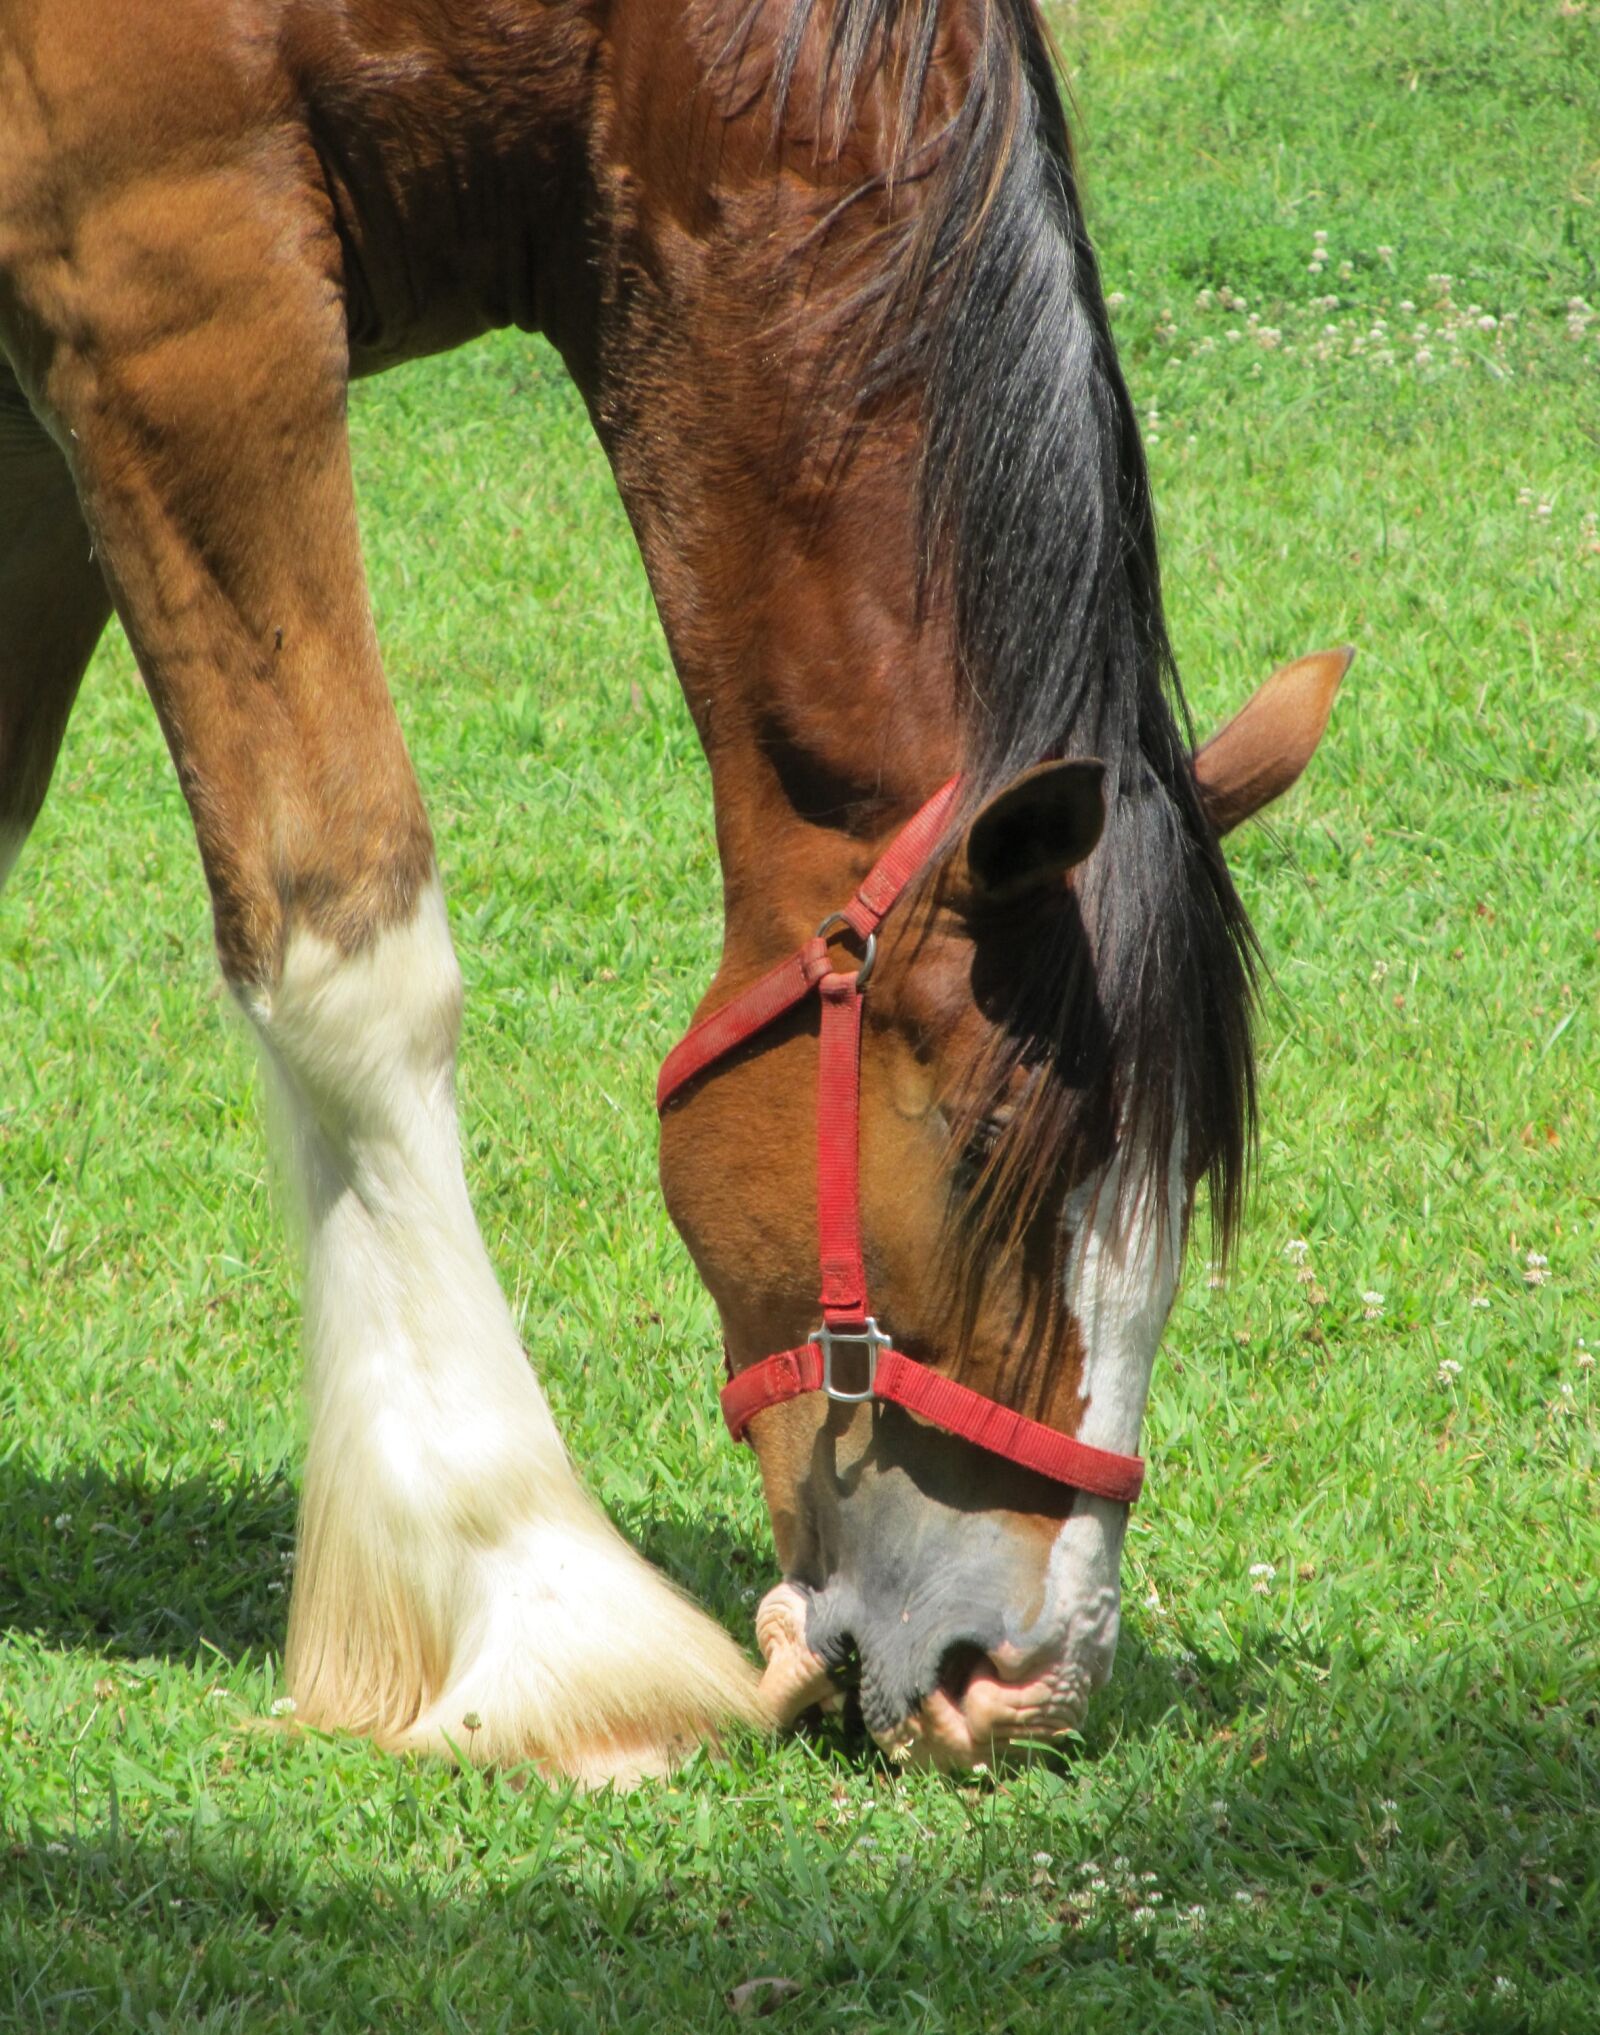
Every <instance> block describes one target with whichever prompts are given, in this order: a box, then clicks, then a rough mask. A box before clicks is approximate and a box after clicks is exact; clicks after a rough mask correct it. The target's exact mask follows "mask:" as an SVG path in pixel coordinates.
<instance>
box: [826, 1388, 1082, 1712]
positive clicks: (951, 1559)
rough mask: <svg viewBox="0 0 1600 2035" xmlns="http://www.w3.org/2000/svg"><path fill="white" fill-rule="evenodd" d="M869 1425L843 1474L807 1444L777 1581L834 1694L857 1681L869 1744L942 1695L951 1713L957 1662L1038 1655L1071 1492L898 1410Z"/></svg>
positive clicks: (831, 1449) (831, 1444)
mask: <svg viewBox="0 0 1600 2035" xmlns="http://www.w3.org/2000/svg"><path fill="white" fill-rule="evenodd" d="M871 1418H872V1423H873V1434H872V1439H871V1441H870V1442H869V1443H868V1445H867V1448H866V1450H865V1452H864V1453H863V1454H862V1455H860V1456H859V1457H858V1458H857V1459H856V1460H855V1461H854V1462H853V1463H851V1464H850V1465H849V1466H848V1467H844V1466H841V1465H839V1464H838V1461H837V1456H836V1450H835V1441H834V1437H833V1435H832V1434H830V1433H829V1431H828V1429H826V1428H824V1429H822V1430H820V1431H819V1432H818V1435H817V1438H816V1444H815V1447H814V1449H813V1454H812V1467H811V1471H810V1474H809V1475H808V1477H807V1479H806V1481H805V1483H804V1485H803V1486H802V1488H801V1490H800V1491H799V1492H798V1493H797V1494H796V1495H797V1498H798V1501H799V1504H800V1506H801V1508H802V1510H803V1514H804V1526H803V1528H802V1541H801V1546H800V1548H799V1549H798V1550H797V1558H796V1559H794V1560H792V1562H791V1565H790V1570H789V1576H788V1581H789V1582H790V1584H791V1585H792V1586H793V1587H794V1588H795V1589H796V1590H797V1591H798V1593H799V1595H800V1597H801V1599H802V1601H803V1602H804V1605H805V1640H806V1645H807V1647H808V1648H809V1649H810V1651H811V1652H812V1653H813V1654H814V1655H815V1656H816V1657H817V1659H818V1660H819V1661H820V1662H821V1663H822V1665H823V1666H824V1667H825V1668H826V1669H827V1670H828V1672H829V1674H830V1676H832V1677H833V1678H834V1679H835V1681H836V1683H837V1684H838V1685H840V1686H844V1685H846V1684H847V1683H848V1682H849V1681H850V1679H851V1678H852V1676H853V1675H854V1674H856V1673H858V1674H859V1691H860V1702H861V1711H862V1718H863V1721H864V1723H865V1724H866V1726H867V1729H868V1730H869V1731H871V1732H872V1733H873V1734H874V1736H877V1737H880V1738H881V1737H883V1736H884V1735H885V1734H888V1733H891V1732H893V1731H895V1730H896V1729H897V1728H898V1727H899V1726H900V1725H902V1724H903V1723H904V1721H905V1720H906V1718H908V1717H909V1716H911V1715H912V1714H913V1713H915V1712H916V1710H917V1709H918V1707H919V1705H920V1704H921V1703H922V1702H923V1701H924V1699H925V1698H926V1697H928V1696H929V1695H930V1694H931V1693H932V1692H933V1691H934V1690H936V1689H937V1688H939V1687H940V1686H941V1684H942V1685H943V1686H944V1687H945V1689H946V1692H947V1693H948V1694H950V1695H951V1696H953V1697H954V1698H955V1700H957V1701H958V1702H959V1700H960V1687H959V1683H960V1679H961V1676H962V1674H963V1671H964V1666H965V1664H967V1663H970V1662H972V1661H973V1660H975V1659H977V1658H978V1657H980V1656H985V1655H986V1656H989V1657H990V1658H991V1659H992V1658H998V1657H1000V1656H1001V1655H1002V1654H1004V1655H1005V1656H1007V1657H1009V1658H1018V1657H1027V1656H1028V1655H1030V1654H1031V1653H1033V1652H1034V1651H1036V1650H1037V1649H1038V1647H1039V1646H1041V1645H1042V1644H1044V1643H1046V1641H1047V1637H1048V1635H1047V1633H1046V1631H1045V1629H1044V1628H1045V1625H1046V1624H1047V1623H1048V1619H1047V1616H1046V1614H1047V1605H1046V1597H1047V1569H1048V1556H1049V1548H1050V1544H1051V1538H1052V1530H1053V1528H1054V1526H1055V1525H1056V1523H1057V1522H1059V1521H1060V1520H1061V1519H1062V1518H1064V1517H1065V1516H1067V1514H1069V1513H1070V1511H1071V1508H1072V1504H1073V1496H1074V1494H1073V1493H1072V1492H1070V1491H1068V1490H1066V1489H1065V1488H1064V1487H1062V1486H1060V1485H1053V1484H1051V1483H1050V1482H1049V1481H1048V1480H1046V1479H1043V1478H1035V1477H1033V1476H1032V1475H1030V1474H1029V1473H1027V1472H1025V1471H1019V1470H1017V1469H1016V1468H1015V1467H1014V1466H1013V1465H1010V1464H1004V1463H998V1462H996V1461H995V1460H994V1459H993V1458H985V1457H984V1456H983V1455H982V1454H981V1452H980V1451H978V1450H976V1449H974V1448H972V1447H971V1446H970V1445H969V1444H967V1443H965V1442H960V1441H957V1440H955V1439H953V1438H952V1437H950V1436H947V1435H942V1434H938V1433H935V1432H933V1431H932V1430H930V1429H928V1428H926V1427H923V1426H921V1425H919V1424H916V1423H913V1422H912V1421H911V1420H910V1419H909V1418H908V1417H907V1416H906V1415H904V1414H903V1413H901V1412H900V1411H899V1409H898V1408H889V1407H885V1408H878V1409H875V1411H874V1413H873V1415H872V1416H871ZM1019 1513H1027V1514H1029V1515H1031V1517H1030V1519H1029V1520H1028V1521H1027V1522H1026V1523H1025V1522H1024V1521H1023V1520H1022V1519H1020V1518H1019V1517H1018V1516H1017V1515H1018V1514H1019ZM1039 1515H1044V1516H1043V1517H1040V1516H1039ZM1030 1526H1031V1527H1032V1530H1031V1531H1030V1530H1029V1527H1030Z"/></svg>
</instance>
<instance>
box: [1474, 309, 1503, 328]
mask: <svg viewBox="0 0 1600 2035" xmlns="http://www.w3.org/2000/svg"><path fill="white" fill-rule="evenodd" d="M1499 323H1500V320H1499V319H1498V318H1497V317H1496V316H1495V315H1494V313H1493V312H1492V311H1485V312H1484V313H1483V314H1482V315H1481V316H1480V317H1479V319H1478V330H1479V331H1480V332H1493V331H1494V330H1495V329H1496V327H1497V326H1498V325H1499Z"/></svg>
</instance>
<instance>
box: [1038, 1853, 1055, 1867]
mask: <svg viewBox="0 0 1600 2035" xmlns="http://www.w3.org/2000/svg"><path fill="white" fill-rule="evenodd" d="M1033 1862H1034V1864H1035V1865H1037V1866H1047V1865H1054V1864H1055V1859H1054V1857H1053V1856H1052V1855H1051V1854H1050V1853H1049V1852H1048V1851H1036V1852H1035V1853H1034V1854H1033Z"/></svg>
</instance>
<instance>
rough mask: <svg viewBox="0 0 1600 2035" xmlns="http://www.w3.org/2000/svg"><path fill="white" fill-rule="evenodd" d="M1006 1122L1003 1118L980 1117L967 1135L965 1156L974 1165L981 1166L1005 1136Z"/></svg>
mask: <svg viewBox="0 0 1600 2035" xmlns="http://www.w3.org/2000/svg"><path fill="white" fill-rule="evenodd" d="M1005 1130H1006V1121H1005V1119H1004V1118H1003V1117H998V1116H986V1117H981V1118H980V1119H979V1120H978V1122H977V1123H975V1124H974V1125H973V1127H972V1129H971V1130H970V1131H969V1132H968V1134H967V1150H966V1156H967V1157H968V1159H970V1160H971V1161H973V1163H974V1164H977V1165H982V1164H983V1162H984V1161H985V1160H986V1159H988V1158H989V1157H990V1156H991V1154H992V1153H993V1151H994V1148H995V1146H996V1145H997V1144H999V1142H1000V1140H1001V1138H1002V1137H1004V1135H1005Z"/></svg>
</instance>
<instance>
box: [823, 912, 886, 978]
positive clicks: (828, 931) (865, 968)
mask: <svg viewBox="0 0 1600 2035" xmlns="http://www.w3.org/2000/svg"><path fill="white" fill-rule="evenodd" d="M835 926H843V927H844V929H845V931H846V932H847V933H855V930H856V929H855V927H854V926H853V925H851V923H850V921H849V920H848V919H847V918H846V917H845V915H844V913H843V912H829V914H828V916H827V917H826V918H825V919H824V920H823V921H822V924H821V925H820V926H818V928H817V930H816V932H815V933H813V935H812V938H813V939H816V940H826V939H829V938H831V937H832V934H833V929H834V927H835ZM856 937H857V938H858V939H859V938H860V935H859V934H857V935H856ZM877 958H878V936H877V934H876V933H868V934H867V938H866V945H865V947H864V948H863V949H862V953H861V966H860V967H859V968H858V969H857V970H856V988H857V989H858V990H859V989H865V988H866V986H867V977H868V976H869V975H870V974H871V973H872V965H873V963H874V962H875V961H876V960H877Z"/></svg>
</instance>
